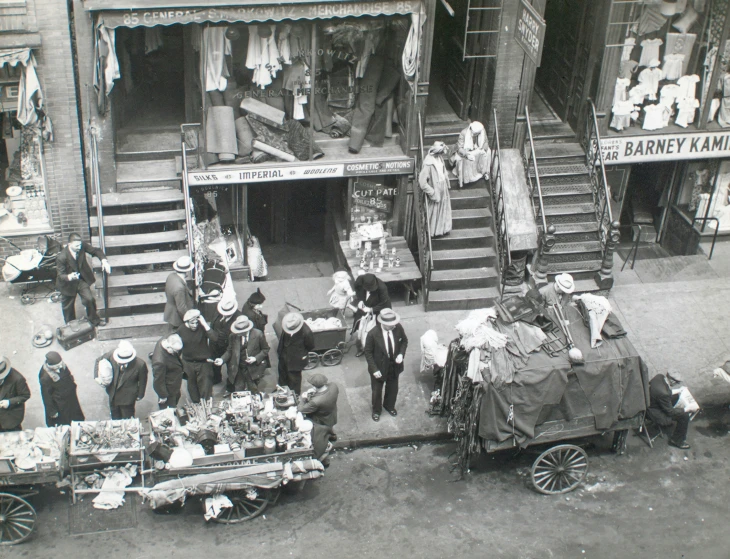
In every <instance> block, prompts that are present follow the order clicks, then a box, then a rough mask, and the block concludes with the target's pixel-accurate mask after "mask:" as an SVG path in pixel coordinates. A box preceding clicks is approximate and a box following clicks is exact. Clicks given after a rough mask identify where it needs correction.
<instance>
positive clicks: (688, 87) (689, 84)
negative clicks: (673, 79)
mask: <svg viewBox="0 0 730 559" xmlns="http://www.w3.org/2000/svg"><path fill="white" fill-rule="evenodd" d="M698 81H700V77H699V76H698V75H697V74H691V75H689V76H682V77H681V78H679V79H678V80H677V85H678V86H679V87H681V88H682V90H681V91H680V94H679V95H677V97H681V98H689V99H694V98H695V97H697V82H698Z"/></svg>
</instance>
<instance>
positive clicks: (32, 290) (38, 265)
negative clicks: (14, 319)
mask: <svg viewBox="0 0 730 559" xmlns="http://www.w3.org/2000/svg"><path fill="white" fill-rule="evenodd" d="M0 239H2V240H3V241H5V242H6V243H8V244H9V245H10V246H12V247H13V248H14V249H16V250H17V251H18V253H17V254H13V255H12V256H8V257H7V258H5V259H0V261H2V264H3V267H2V272H3V279H4V280H5V281H6V282H8V283H10V284H13V285H22V286H23V290H22V292H21V294H20V302H21V303H22V304H23V305H32V304H33V303H35V302H36V301H37V300H39V299H45V298H50V300H51V301H52V302H54V303H57V302H58V301H60V300H61V294H60V293H59V292H58V291H56V256H57V255H58V253H59V252H61V243H59V242H58V241H57V240H56V239H55V238H54V237H52V236H49V235H42V236H40V237H38V241H37V242H36V246H35V248H32V249H26V250H23V249H21V248H20V247H19V246H18V245H16V244H15V243H13V242H12V241H11V240H10V239H6V238H5V237H0ZM38 287H43V288H44V290H43V291H42V292H41V293H36V289H37V288H38Z"/></svg>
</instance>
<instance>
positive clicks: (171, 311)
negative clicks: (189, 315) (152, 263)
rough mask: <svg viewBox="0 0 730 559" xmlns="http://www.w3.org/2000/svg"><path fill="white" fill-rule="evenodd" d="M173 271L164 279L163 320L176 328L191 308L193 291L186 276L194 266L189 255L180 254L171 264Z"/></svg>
mask: <svg viewBox="0 0 730 559" xmlns="http://www.w3.org/2000/svg"><path fill="white" fill-rule="evenodd" d="M172 267H173V269H174V270H175V271H174V272H171V273H170V275H169V276H167V280H166V281H165V297H166V302H165V314H164V317H165V322H167V323H168V324H169V325H170V326H172V329H173V330H176V329H178V328H179V327H180V326H181V325H182V323H183V317H184V316H185V313H186V312H188V311H189V310H190V309H192V308H193V293H192V290H191V289H190V288H189V287H188V283H187V278H188V275H189V274H190V272H191V271H192V270H193V268H195V264H193V261H192V260H191V259H190V257H189V256H181V257H180V258H178V259H177V260H176V261H175V263H174V264H173V265H172Z"/></svg>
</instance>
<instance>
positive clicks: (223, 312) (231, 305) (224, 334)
mask: <svg viewBox="0 0 730 559" xmlns="http://www.w3.org/2000/svg"><path fill="white" fill-rule="evenodd" d="M239 316H241V311H239V310H238V303H237V302H236V299H235V298H232V297H225V298H224V299H222V300H221V301H219V302H218V303H217V305H216V312H215V316H214V317H213V319H212V322H210V327H211V328H212V329H213V332H214V333H215V335H216V337H217V339H216V340H215V341H211V342H210V346H211V349H212V351H213V358H214V359H216V358H218V357H222V356H223V354H224V353H225V352H226V350H227V349H228V338H230V336H231V325H232V324H233V323H234V322H235V320H236V319H237V318H238V317H239ZM206 320H208V319H207V317H206ZM223 361H224V362H225V359H224V360H223ZM221 367H222V365H213V384H218V383H219V382H221V381H222V380H223V375H222V371H221ZM228 378H229V380H230V379H231V375H230V374H229V375H228ZM231 388H232V386H228V384H226V390H228V391H229V392H232V390H231Z"/></svg>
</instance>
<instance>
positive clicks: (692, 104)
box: [674, 97, 700, 128]
mask: <svg viewBox="0 0 730 559" xmlns="http://www.w3.org/2000/svg"><path fill="white" fill-rule="evenodd" d="M699 106H700V102H699V101H698V100H697V99H695V98H689V97H688V98H685V99H679V100H678V101H677V108H678V109H679V112H678V113H677V118H675V119H674V124H676V125H677V126H681V127H682V128H687V126H688V125H690V124H692V123H693V122H694V120H695V112H697V107H699Z"/></svg>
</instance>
